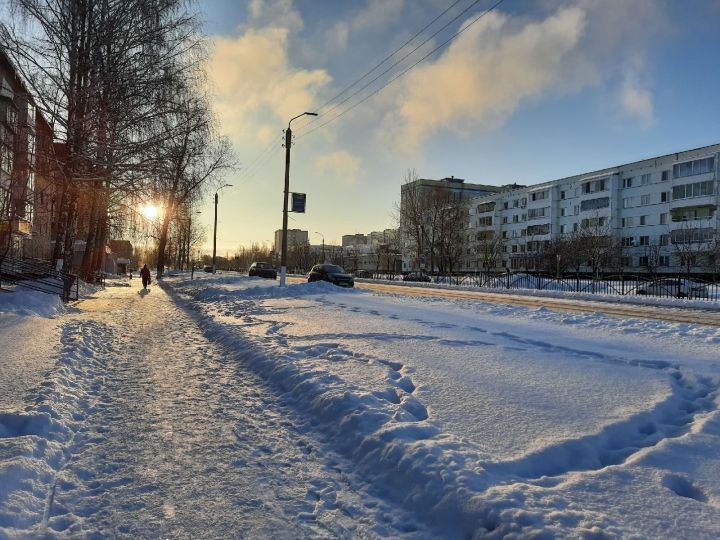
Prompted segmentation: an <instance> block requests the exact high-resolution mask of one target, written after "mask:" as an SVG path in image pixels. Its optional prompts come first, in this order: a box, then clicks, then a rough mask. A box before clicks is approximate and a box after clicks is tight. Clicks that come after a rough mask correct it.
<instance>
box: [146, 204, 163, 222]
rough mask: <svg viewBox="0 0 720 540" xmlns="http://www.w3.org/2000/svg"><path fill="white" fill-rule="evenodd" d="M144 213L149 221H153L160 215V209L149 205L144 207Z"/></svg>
mask: <svg viewBox="0 0 720 540" xmlns="http://www.w3.org/2000/svg"><path fill="white" fill-rule="evenodd" d="M142 213H143V215H144V216H145V217H146V218H148V219H149V220H153V219H155V218H156V217H158V215H159V214H160V209H159V208H158V207H157V206H155V205H154V204H153V203H147V204H146V205H145V206H143V209H142Z"/></svg>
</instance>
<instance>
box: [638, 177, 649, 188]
mask: <svg viewBox="0 0 720 540" xmlns="http://www.w3.org/2000/svg"><path fill="white" fill-rule="evenodd" d="M649 183H650V175H649V174H643V175H642V176H641V177H640V185H641V186H647V185H648V184H649Z"/></svg>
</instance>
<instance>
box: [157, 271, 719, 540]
mask: <svg viewBox="0 0 720 540" xmlns="http://www.w3.org/2000/svg"><path fill="white" fill-rule="evenodd" d="M165 284H166V285H169V286H170V288H171V290H172V291H174V294H175V296H176V297H177V298H178V299H179V300H181V301H182V302H183V303H184V304H185V305H186V306H188V307H189V308H190V309H191V310H192V311H193V312H195V313H196V314H197V318H198V321H199V323H200V325H201V326H202V328H203V329H204V332H205V334H206V335H207V336H208V337H209V338H210V339H212V340H215V341H218V342H220V343H222V344H224V345H225V346H226V347H228V348H230V349H232V350H234V351H241V353H242V355H241V356H242V357H243V358H244V359H245V361H246V362H247V363H248V365H250V366H251V367H252V368H253V369H254V370H255V371H257V372H258V373H259V374H261V375H262V376H263V378H265V379H266V380H268V381H270V382H271V383H272V384H273V385H274V386H275V387H276V388H278V389H279V390H280V391H281V392H283V394H284V396H285V398H286V399H287V400H288V401H291V402H293V403H294V404H295V405H296V406H297V408H298V409H300V410H302V411H304V412H305V413H306V414H307V415H308V416H309V417H310V418H311V419H312V420H311V423H312V424H313V425H314V426H315V427H316V429H318V430H319V431H321V432H323V433H324V434H325V435H326V436H327V437H328V438H329V439H330V440H331V441H332V442H333V444H334V445H335V446H336V447H337V448H338V449H340V450H341V451H342V452H343V453H344V454H345V455H347V456H349V457H350V458H351V459H353V460H354V461H355V463H356V464H357V470H358V471H359V472H361V473H362V474H363V475H365V476H366V477H367V478H368V479H370V480H371V481H372V482H373V483H374V484H375V485H377V489H379V490H382V491H384V492H385V493H386V496H387V497H390V498H392V499H394V500H399V501H402V502H403V503H404V504H405V505H406V506H407V507H409V508H413V509H415V511H416V512H417V513H418V515H420V516H422V517H423V519H425V520H426V521H428V522H429V523H431V524H432V525H435V526H439V527H442V528H444V529H445V530H447V531H448V534H451V535H458V536H464V537H469V536H481V537H485V536H488V537H498V538H499V537H504V536H507V535H513V534H515V535H518V536H530V535H538V534H539V535H542V534H545V535H548V536H554V535H558V536H588V535H589V536H593V535H594V536H598V537H603V536H610V537H611V536H615V535H640V536H650V537H652V536H656V535H658V534H665V535H670V536H677V535H681V536H695V537H703V536H705V537H710V536H715V535H717V534H720V507H717V506H713V507H712V508H711V509H708V508H707V507H702V508H700V507H695V506H693V504H694V503H696V502H697V501H698V500H701V499H704V500H706V501H714V500H720V482H718V480H719V479H720V413H719V412H718V405H719V403H718V402H719V398H718V388H720V366H718V362H717V360H718V357H717V354H715V353H713V351H712V350H710V351H708V350H706V349H703V348H696V347H694V346H693V343H692V341H691V340H690V339H687V338H686V337H685V336H682V335H680V333H679V332H676V333H675V334H673V330H672V329H673V328H675V325H671V324H666V330H667V332H666V334H665V336H664V337H663V338H662V339H661V340H660V341H659V342H658V343H655V342H653V341H650V340H647V341H645V340H643V339H642V338H640V339H639V336H638V335H624V334H623V333H622V332H621V331H616V330H615V329H614V328H612V327H611V326H606V327H602V326H601V325H600V326H599V327H598V321H599V317H598V316H596V317H595V318H594V319H593V321H592V324H595V325H596V326H595V327H594V328H593V327H592V326H591V325H590V324H588V325H586V326H583V325H584V324H585V323H584V322H581V321H578V322H577V324H576V325H569V324H567V323H565V324H558V323H557V322H555V321H554V320H553V317H554V316H555V315H556V314H550V313H548V314H547V315H548V316H547V317H543V315H544V312H540V311H537V310H536V311H534V312H532V313H533V316H534V317H535V318H534V319H530V318H526V317H525V315H526V314H527V313H530V311H529V310H527V309H524V308H508V307H507V306H503V308H504V309H505V310H506V312H505V313H503V314H502V315H498V314H497V313H492V312H483V311H482V310H479V309H478V310H476V309H472V308H471V307H469V306H468V305H467V303H462V302H446V301H440V300H433V301H424V300H418V299H411V298H410V299H409V298H403V297H397V296H382V295H373V294H371V293H368V292H364V291H347V290H343V289H340V288H337V287H335V286H333V285H330V284H326V283H313V284H307V283H300V284H291V285H289V286H288V287H286V288H279V287H278V285H277V283H276V282H273V281H265V280H259V279H251V278H243V277H237V276H223V277H217V278H215V279H203V280H194V281H193V280H188V279H177V280H166V281H165ZM519 314H523V316H522V317H520V316H519ZM550 315H552V316H550ZM686 326H688V325H686ZM580 328H582V329H583V331H582V332H579V331H578V330H579V329H580ZM715 352H717V351H715ZM689 367H692V369H693V370H694V369H696V368H699V369H701V370H702V373H696V372H694V371H692V370H691V369H689ZM692 453H694V454H696V455H697V456H698V457H697V458H696V460H695V461H694V462H692V463H688V462H687V461H683V459H682V457H681V456H683V455H687V454H692ZM679 463H683V465H682V467H680V466H679V465H678V464H679ZM708 473H709V476H703V475H704V474H708ZM683 486H684V487H685V488H686V489H684V488H683ZM635 490H639V491H641V492H643V493H644V495H643V499H641V500H637V499H635ZM692 494H696V495H697V496H694V497H693V496H690V495H692ZM698 494H699V495H698ZM660 509H665V510H660ZM669 516H672V517H669Z"/></svg>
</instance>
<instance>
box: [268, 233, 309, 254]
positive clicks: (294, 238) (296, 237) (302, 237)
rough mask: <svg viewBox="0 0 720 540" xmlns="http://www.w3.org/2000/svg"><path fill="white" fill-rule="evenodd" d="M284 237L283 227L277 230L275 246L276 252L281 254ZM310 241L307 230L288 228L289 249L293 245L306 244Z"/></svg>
mask: <svg viewBox="0 0 720 540" xmlns="http://www.w3.org/2000/svg"><path fill="white" fill-rule="evenodd" d="M282 237H283V232H282V229H278V230H277V231H275V246H274V250H275V253H277V254H280V252H281V251H282ZM309 244H310V242H309V241H308V232H307V231H301V230H300V229H288V241H287V245H288V249H292V248H293V247H298V246H305V245H309Z"/></svg>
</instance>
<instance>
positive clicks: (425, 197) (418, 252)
mask: <svg viewBox="0 0 720 540" xmlns="http://www.w3.org/2000/svg"><path fill="white" fill-rule="evenodd" d="M506 189H508V186H490V185H484V184H471V183H466V182H465V180H463V179H462V178H455V177H454V176H451V177H449V178H442V179H440V180H429V179H426V178H420V179H417V180H414V181H412V182H408V183H406V184H403V185H402V187H401V188H400V236H401V237H400V249H401V252H402V270H403V271H406V270H411V269H413V268H426V264H430V262H429V259H430V258H431V257H427V256H426V252H427V251H428V249H429V248H428V246H429V245H430V243H431V242H430V238H432V236H433V234H432V230H431V229H432V226H431V225H430V224H429V222H430V219H429V216H428V220H427V223H422V224H420V225H419V226H420V227H421V229H422V231H421V234H415V235H413V234H410V231H411V230H412V229H413V228H414V227H416V226H417V225H418V224H417V223H415V224H412V223H409V222H411V221H418V220H419V221H425V220H424V219H423V217H422V216H417V215H415V216H414V215H413V214H415V213H416V212H418V211H419V212H421V213H422V212H426V211H429V212H432V210H431V207H432V202H431V201H433V200H435V201H438V202H439V203H440V204H445V203H446V202H447V201H452V202H459V201H467V200H470V199H473V198H475V197H490V196H494V195H495V194H497V193H499V192H501V191H503V190H506ZM416 237H419V240H420V244H422V245H420V246H416V245H415V244H416V243H417V239H416ZM430 270H434V268H431V269H430Z"/></svg>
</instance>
